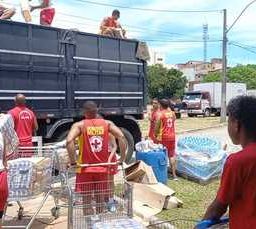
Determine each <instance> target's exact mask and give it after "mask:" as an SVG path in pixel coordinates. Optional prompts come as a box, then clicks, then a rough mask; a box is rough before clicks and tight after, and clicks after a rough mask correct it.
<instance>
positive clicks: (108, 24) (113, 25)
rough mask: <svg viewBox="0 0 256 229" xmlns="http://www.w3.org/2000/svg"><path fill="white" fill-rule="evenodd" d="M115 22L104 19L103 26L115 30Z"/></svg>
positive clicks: (112, 19)
mask: <svg viewBox="0 0 256 229" xmlns="http://www.w3.org/2000/svg"><path fill="white" fill-rule="evenodd" d="M117 25H118V23H117V21H116V20H115V19H114V18H113V17H107V18H105V19H104V22H103V26H106V27H112V28H117Z"/></svg>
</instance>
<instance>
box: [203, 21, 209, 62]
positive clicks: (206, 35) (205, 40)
mask: <svg viewBox="0 0 256 229" xmlns="http://www.w3.org/2000/svg"><path fill="white" fill-rule="evenodd" d="M208 39H209V35H208V24H207V23H206V24H203V41H204V63H206V61H207V41H208Z"/></svg>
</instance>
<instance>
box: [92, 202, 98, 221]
mask: <svg viewBox="0 0 256 229" xmlns="http://www.w3.org/2000/svg"><path fill="white" fill-rule="evenodd" d="M92 211H93V215H92V217H91V220H92V221H98V220H99V216H98V215H97V203H96V201H95V200H93V201H92Z"/></svg>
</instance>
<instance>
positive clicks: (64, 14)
mask: <svg viewBox="0 0 256 229" xmlns="http://www.w3.org/2000/svg"><path fill="white" fill-rule="evenodd" d="M59 14H61V15H63V16H68V17H73V18H80V19H84V20H88V21H94V22H97V23H100V22H101V21H100V20H97V19H92V18H87V17H83V16H79V15H72V14H66V13H59ZM123 26H125V27H129V28H134V29H140V30H145V31H154V32H158V33H163V34H168V35H178V36H187V35H186V34H182V33H172V32H168V31H163V30H158V29H154V28H153V29H152V28H150V29H149V28H146V27H140V26H133V25H128V24H124V25H123Z"/></svg>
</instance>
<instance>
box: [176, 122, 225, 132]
mask: <svg viewBox="0 0 256 229" xmlns="http://www.w3.org/2000/svg"><path fill="white" fill-rule="evenodd" d="M224 126H227V123H224V124H218V125H214V126H209V127H204V128H199V129H191V130H184V131H179V132H176V134H177V135H181V134H187V133H193V132H197V131H201V130H208V129H214V128H219V127H224Z"/></svg>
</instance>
